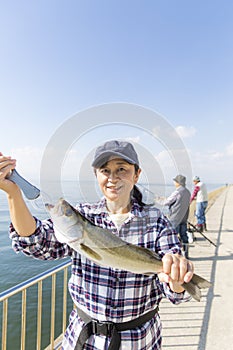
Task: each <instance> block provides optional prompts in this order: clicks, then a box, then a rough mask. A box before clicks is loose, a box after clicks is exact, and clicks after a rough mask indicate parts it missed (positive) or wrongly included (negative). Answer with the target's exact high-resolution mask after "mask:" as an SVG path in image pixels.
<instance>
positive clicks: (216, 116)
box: [0, 0, 233, 183]
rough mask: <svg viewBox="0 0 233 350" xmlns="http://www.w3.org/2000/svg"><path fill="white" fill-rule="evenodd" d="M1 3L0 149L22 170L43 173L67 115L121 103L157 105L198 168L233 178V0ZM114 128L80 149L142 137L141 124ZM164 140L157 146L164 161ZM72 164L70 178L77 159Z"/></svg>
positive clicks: (208, 175) (220, 178)
mask: <svg viewBox="0 0 233 350" xmlns="http://www.w3.org/2000/svg"><path fill="white" fill-rule="evenodd" d="M0 3H1V7H0V35H1V44H0V50H1V52H0V115H1V124H0V150H1V151H2V152H3V153H4V154H6V155H12V157H15V158H17V161H18V163H17V164H18V165H17V168H18V170H20V172H21V173H23V175H25V176H26V177H29V179H31V178H37V177H38V176H39V173H40V166H41V159H42V155H43V153H44V151H45V149H46V147H47V145H48V143H49V142H50V140H51V137H52V136H53V135H54V133H55V132H56V130H57V129H58V128H59V127H61V126H62V125H63V124H64V123H65V122H66V121H67V120H69V118H70V117H72V116H73V115H75V114H76V113H78V112H80V111H83V110H85V109H87V108H90V107H93V106H95V105H97V106H98V105H101V104H108V103H113V102H124V103H130V104H136V105H139V106H143V107H145V108H148V109H150V110H153V111H155V112H157V113H158V114H159V115H161V116H162V117H163V119H164V120H166V121H167V122H168V123H169V125H171V127H172V128H174V130H176V132H177V133H178V134H179V136H180V138H181V139H182V142H183V143H184V147H185V149H186V150H187V152H188V154H189V158H190V161H191V164H192V172H193V175H199V176H200V177H201V178H202V179H203V181H204V182H207V183H225V182H229V183H232V182H233V131H232V130H233V98H232V96H233V39H232V33H233V3H232V1H230V0H229V1H227V0H217V1H216V0H211V1H210V0H206V1H203V0H195V1H192V0H190V1H187V0H145V1H142V0H141V1H138V0H114V1H113V0H99V1H98V0H92V1H90V0H83V1H79V0H72V1H70V0H67V1H64V0H63V1H61V0H40V1H32V0H21V1H16V0H11V1H0ZM142 120H143V116H142ZM111 121H113V122H114V119H113V120H112V116H109V122H111ZM82 122H85V121H84V120H83V121H82V120H80V123H82ZM126 122H127V120H126ZM157 127H158V125H154V129H156V128H157ZM123 129H124V130H123ZM110 130H111V129H109V128H102V130H101V138H100V137H99V136H98V135H95V136H94V137H93V135H91V134H90V135H89V134H87V135H86V138H85V140H83V142H82V140H81V141H78V142H77V143H76V145H75V150H73V155H74V154H75V155H76V156H77V159H81V158H82V157H84V156H86V154H87V152H89V151H90V149H92V148H93V147H95V144H98V143H99V142H100V141H101V140H102V139H104V138H106V139H109V138H111V136H114V137H116V136H115V135H118V137H125V136H126V137H127V138H129V139H130V138H132V139H133V140H134V141H136V142H138V143H139V144H140V143H141V144H143V142H144V141H143V135H142V132H141V131H139V130H135V128H134V129H133V130H132V128H127V126H121V125H120V126H119V129H118V130H117V134H116V132H113V133H112V134H111V132H110ZM77 134H79V130H77ZM61 137H62V136H61ZM88 137H89V139H88ZM144 139H145V135H144ZM148 140H149V138H148ZM148 142H149V141H148ZM148 147H150V146H149V145H148ZM151 147H152V146H151ZM165 148H166V147H165ZM165 148H164V149H163V147H162V146H161V145H160V147H155V148H153V149H151V153H152V154H153V156H154V157H155V159H156V161H158V162H161V168H163V165H162V163H163V162H166V161H167V156H166V155H165V153H166V151H167V150H166V149H165ZM67 157H68V158H69V157H70V158H72V154H71V155H68V156H67ZM70 161H71V162H72V161H73V162H75V161H76V158H75V157H73V158H72V159H71V160H70ZM67 164H68V163H67ZM65 168H66V171H70V174H71V178H72V167H71V163H69V165H67V167H65ZM163 171H164V172H166V171H167V170H163ZM168 173H169V171H168ZM166 175H167V174H165V175H164V176H165V177H166ZM175 175H176V174H175V173H174V174H173V175H172V173H171V174H170V173H169V177H170V176H175ZM154 181H155V182H156V173H155V174H154Z"/></svg>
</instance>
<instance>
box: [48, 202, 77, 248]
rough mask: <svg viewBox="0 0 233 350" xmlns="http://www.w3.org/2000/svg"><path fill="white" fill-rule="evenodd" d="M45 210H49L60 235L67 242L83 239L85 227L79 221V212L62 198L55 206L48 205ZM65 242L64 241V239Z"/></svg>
mask: <svg viewBox="0 0 233 350" xmlns="http://www.w3.org/2000/svg"><path fill="white" fill-rule="evenodd" d="M45 208H46V209H47V210H48V212H49V214H50V216H51V219H52V220H53V223H54V226H55V234H56V230H57V231H59V235H60V234H62V235H63V237H65V242H66V243H68V242H71V241H73V240H76V239H80V238H82V234H83V232H82V231H83V226H82V223H81V222H80V220H79V215H77V211H76V210H75V208H73V207H72V206H71V205H70V204H69V203H68V202H67V201H66V200H65V199H63V198H60V199H59V200H58V201H57V203H55V205H53V204H50V203H46V204H45ZM63 241H64V239H63Z"/></svg>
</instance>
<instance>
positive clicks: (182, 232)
mask: <svg viewBox="0 0 233 350" xmlns="http://www.w3.org/2000/svg"><path fill="white" fill-rule="evenodd" d="M176 232H177V233H178V234H179V236H180V240H181V243H182V245H183V250H184V255H185V257H186V258H187V259H188V235H187V222H181V223H180V224H179V225H178V226H177V227H176Z"/></svg>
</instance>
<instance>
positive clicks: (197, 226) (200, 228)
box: [196, 224, 204, 232]
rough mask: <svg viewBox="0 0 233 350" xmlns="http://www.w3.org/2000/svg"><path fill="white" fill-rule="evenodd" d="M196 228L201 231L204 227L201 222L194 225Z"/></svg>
mask: <svg viewBox="0 0 233 350" xmlns="http://www.w3.org/2000/svg"><path fill="white" fill-rule="evenodd" d="M196 229H197V231H199V232H203V229H204V227H203V224H197V225H196Z"/></svg>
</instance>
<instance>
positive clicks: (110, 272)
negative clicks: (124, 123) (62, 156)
mask: <svg viewBox="0 0 233 350" xmlns="http://www.w3.org/2000/svg"><path fill="white" fill-rule="evenodd" d="M92 166H93V168H94V171H95V174H96V177H97V181H98V185H99V187H100V190H101V191H102V193H103V198H102V199H101V200H100V201H99V202H97V203H79V204H78V205H77V210H78V211H79V212H80V214H81V215H82V216H83V217H85V218H86V219H87V220H88V221H89V222H91V223H93V224H94V225H96V226H98V227H99V228H102V229H107V230H110V231H111V232H112V235H113V237H116V236H118V237H119V238H121V239H123V240H124V241H125V242H126V246H127V244H128V243H131V242H132V240H133V243H134V244H135V245H137V246H139V247H144V248H149V249H150V250H152V252H154V253H156V256H158V257H159V259H161V271H162V272H160V273H158V274H152V275H151V276H148V275H146V274H144V273H135V272H134V273H133V272H132V271H131V272H130V271H126V270H124V269H118V268H113V267H110V266H109V267H108V266H99V265H98V264H97V263H96V262H95V261H91V260H90V259H88V258H87V257H85V255H82V253H80V252H78V251H76V250H75V249H73V248H72V246H71V245H69V242H64V241H63V242H61V241H59V239H58V237H56V230H55V227H54V225H55V222H53V220H51V219H47V220H39V219H37V218H35V217H33V216H32V215H31V213H30V211H29V210H28V208H27V206H26V204H25V202H24V200H23V197H22V195H21V192H20V190H19V188H18V186H17V185H16V184H14V183H13V182H11V181H9V180H8V179H7V178H6V177H5V175H7V173H8V172H9V171H10V170H13V169H14V167H15V162H14V161H12V160H11V158H10V157H5V156H4V155H1V156H0V170H1V172H2V176H1V179H0V188H1V189H2V190H4V191H5V192H6V194H7V198H8V201H9V208H10V213H11V218H12V224H11V228H10V237H11V239H12V241H13V248H14V249H15V251H17V252H18V251H22V252H23V253H24V254H26V255H27V256H32V257H34V258H36V259H41V260H55V259H61V258H64V257H67V256H70V257H71V258H72V266H73V268H72V274H71V278H70V282H69V291H70V294H71V297H72V299H73V302H74V303H75V304H76V307H77V308H75V309H74V310H73V311H72V313H71V317H70V324H69V326H68V327H67V330H66V332H65V335H64V339H63V344H62V349H63V350H74V349H75V350H80V349H82V348H83V346H84V344H87V345H88V346H89V348H90V349H95V350H102V349H104V348H108V346H109V349H112V346H113V344H114V346H115V348H114V349H119V347H120V345H121V346H122V348H125V349H129V348H133V347H134V345H135V344H137V348H138V349H144V350H146V349H147V350H149V349H152V348H153V349H155V350H156V349H157V350H160V349H161V324H160V318H159V315H158V305H159V303H160V301H161V300H162V298H164V297H166V298H168V299H169V300H170V301H171V302H172V303H174V304H178V303H180V302H182V301H188V300H189V299H190V298H191V297H190V295H189V294H188V293H187V291H185V290H184V287H183V284H184V282H185V283H189V282H190V281H191V279H192V277H193V270H194V268H193V264H192V262H190V261H189V260H187V259H185V258H184V257H183V256H182V255H181V245H180V242H179V240H178V237H177V234H176V232H175V231H174V230H173V229H172V226H171V224H170V222H169V221H168V219H167V218H166V217H165V216H164V215H163V214H162V213H161V211H160V210H159V209H157V208H156V207H155V206H154V205H146V204H145V203H143V201H142V195H141V193H140V191H139V190H138V188H137V181H138V179H139V177H140V174H141V169H140V164H139V159H138V156H137V153H136V151H135V149H134V147H133V145H132V144H131V143H129V142H125V141H117V140H113V141H108V142H106V143H104V144H103V145H101V146H99V147H98V148H97V149H96V153H95V156H94V160H93V162H92ZM4 174H5V175H4ZM115 215H116V216H119V215H120V220H118V219H119V218H117V219H115V218H116V216H115ZM96 230H97V228H96ZM94 232H95V230H94ZM87 249H88V250H90V249H91V247H90V246H88V247H87ZM126 255H127V254H126ZM125 258H126V257H125ZM80 310H81V313H80ZM87 320H88V324H87V325H85V322H87ZM90 324H91V325H92V324H94V325H95V326H96V327H95V328H94V327H90ZM103 324H104V326H103ZM103 335H104V336H103Z"/></svg>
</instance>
